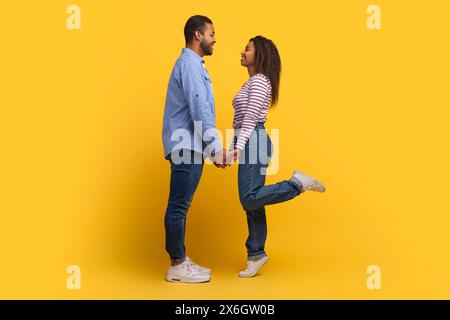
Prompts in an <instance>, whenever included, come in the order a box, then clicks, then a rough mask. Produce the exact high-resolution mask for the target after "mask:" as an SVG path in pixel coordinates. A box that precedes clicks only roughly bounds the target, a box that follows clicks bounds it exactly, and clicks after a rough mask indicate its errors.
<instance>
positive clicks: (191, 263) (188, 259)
mask: <svg viewBox="0 0 450 320" xmlns="http://www.w3.org/2000/svg"><path fill="white" fill-rule="evenodd" d="M186 260H187V261H188V262H189V264H190V265H191V266H192V267H193V268H194V269H197V270H198V271H200V272H201V273H206V274H210V273H211V269H210V268H205V267H201V266H199V265H198V264H196V263H195V262H194V261H192V259H191V258H189V257H186Z"/></svg>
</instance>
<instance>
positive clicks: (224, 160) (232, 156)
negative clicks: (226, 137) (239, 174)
mask: <svg viewBox="0 0 450 320" xmlns="http://www.w3.org/2000/svg"><path fill="white" fill-rule="evenodd" d="M240 153H241V151H240V150H239V149H234V150H231V151H227V150H226V149H223V150H222V151H221V152H218V153H216V155H215V156H214V158H213V163H214V165H215V166H216V167H217V168H222V169H225V168H226V167H229V166H231V165H232V164H233V163H234V162H235V161H236V160H237V159H238V158H239V155H240Z"/></svg>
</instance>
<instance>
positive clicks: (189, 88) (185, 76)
mask: <svg viewBox="0 0 450 320" xmlns="http://www.w3.org/2000/svg"><path fill="white" fill-rule="evenodd" d="M203 77H204V76H203V74H202V72H201V71H200V70H198V69H196V68H195V67H194V66H192V65H191V64H190V63H183V65H182V66H181V87H182V90H183V94H184V96H185V98H186V100H187V103H188V105H189V113H190V115H191V118H192V120H193V121H199V122H201V128H200V127H199V126H194V130H196V132H194V134H195V135H196V136H197V137H198V138H200V139H202V140H201V141H205V142H206V143H207V142H210V143H211V146H210V147H208V148H207V150H209V152H208V154H207V156H208V157H210V158H211V157H212V156H213V155H214V154H215V153H217V152H220V151H222V142H221V140H220V139H219V134H218V132H217V129H216V119H215V115H214V113H213V109H212V108H213V106H212V105H211V103H210V102H208V100H207V94H208V92H207V90H206V88H205V85H204V79H203Z"/></svg>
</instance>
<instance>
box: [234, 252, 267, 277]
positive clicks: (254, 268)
mask: <svg viewBox="0 0 450 320" xmlns="http://www.w3.org/2000/svg"><path fill="white" fill-rule="evenodd" d="M268 260H269V257H268V256H265V257H262V258H261V259H259V260H255V261H252V260H247V268H245V270H242V271H240V272H239V277H240V278H251V277H253V276H254V275H255V274H256V272H258V270H259V268H261V267H262V266H263V265H264V264H265V263H266V262H267V261H268Z"/></svg>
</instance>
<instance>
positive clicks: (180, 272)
mask: <svg viewBox="0 0 450 320" xmlns="http://www.w3.org/2000/svg"><path fill="white" fill-rule="evenodd" d="M166 280H167V281H170V282H184V283H201V282H208V281H209V280H211V275H209V274H205V273H202V272H200V271H199V270H197V268H194V267H193V266H192V265H191V262H190V261H189V260H188V259H186V260H184V261H183V262H182V263H181V264H179V265H177V266H170V267H169V271H168V272H167V277H166Z"/></svg>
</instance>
